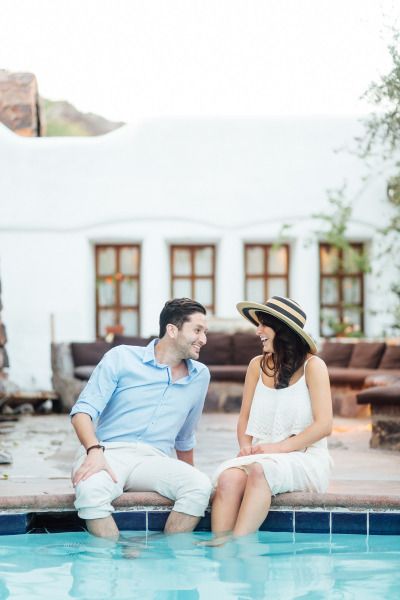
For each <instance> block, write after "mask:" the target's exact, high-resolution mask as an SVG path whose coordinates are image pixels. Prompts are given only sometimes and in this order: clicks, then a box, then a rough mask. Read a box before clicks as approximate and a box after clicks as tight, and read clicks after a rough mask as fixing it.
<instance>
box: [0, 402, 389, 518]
mask: <svg viewBox="0 0 400 600" xmlns="http://www.w3.org/2000/svg"><path fill="white" fill-rule="evenodd" d="M236 421H237V415H236V414H219V413H218V414H204V415H203V417H202V419H201V423H200V427H199V430H198V436H197V437H198V446H197V449H196V465H197V467H198V468H200V469H201V470H203V471H204V472H206V473H207V474H209V475H211V474H212V472H213V470H214V469H215V467H216V466H217V465H218V464H219V462H221V461H222V460H224V459H226V458H229V457H231V456H234V455H235V454H236V452H237V446H236V435H235V428H236ZM369 437H370V421H369V419H344V418H335V422H334V431H333V434H332V436H331V438H330V440H329V445H330V449H331V453H332V457H333V459H334V462H335V466H334V470H333V475H332V480H331V484H330V487H329V490H328V493H327V494H310V493H292V494H282V495H280V496H277V497H276V498H275V499H274V505H275V506H277V507H278V506H298V507H300V506H307V507H316V506H319V507H321V506H336V507H344V508H346V507H347V508H369V507H370V508H376V509H396V510H400V453H398V452H391V451H387V450H378V449H371V448H370V447H369ZM0 444H1V446H2V447H3V448H4V449H7V450H9V451H10V452H11V454H12V455H13V459H14V462H13V464H12V465H0V481H1V484H0V485H1V498H0V509H2V510H5V509H11V510H15V509H18V508H30V509H36V510H40V509H46V508H53V509H54V508H57V507H60V508H71V507H72V506H73V505H72V501H73V488H72V485H71V482H70V476H69V473H70V466H71V463H72V460H73V456H74V453H75V451H76V448H77V446H78V443H77V440H76V437H75V434H74V432H73V430H72V427H71V425H70V421H69V417H68V416H67V415H53V414H52V415H47V416H44V415H43V416H39V415H33V416H25V417H22V418H21V419H20V420H19V421H18V422H17V423H12V422H6V423H0ZM132 503H134V504H141V505H152V504H155V505H157V504H158V505H162V504H165V502H162V501H161V499H160V497H159V496H157V494H124V495H123V496H122V497H121V498H120V499H119V500H117V501H116V505H118V506H130V505H132Z"/></svg>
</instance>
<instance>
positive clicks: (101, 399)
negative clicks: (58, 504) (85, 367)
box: [71, 349, 118, 485]
mask: <svg viewBox="0 0 400 600" xmlns="http://www.w3.org/2000/svg"><path fill="white" fill-rule="evenodd" d="M115 350H116V349H114V350H110V352H107V354H106V355H105V356H104V357H103V359H102V360H101V361H100V363H99V364H98V365H97V367H96V368H95V370H94V371H93V373H92V376H91V377H90V379H89V381H88V383H87V384H86V387H85V388H84V390H83V391H82V393H81V394H80V396H79V398H78V400H77V401H76V403H75V404H74V406H73V407H72V410H71V423H72V426H73V427H74V429H75V432H76V435H77V437H78V439H79V441H80V443H81V444H82V446H83V447H84V448H85V450H87V449H88V448H90V447H91V446H97V445H98V444H99V440H98V439H97V436H96V433H95V428H94V425H93V421H95V420H96V419H97V418H98V416H99V415H100V414H101V413H102V411H103V410H104V407H105V406H106V404H107V402H108V401H109V399H110V398H111V396H112V394H113V392H114V390H115V388H116V386H117V383H118V353H117V352H116V351H115ZM103 470H104V471H107V473H109V474H110V476H111V478H112V479H113V480H114V481H116V477H115V475H114V473H113V472H112V471H111V469H110V467H109V466H108V464H107V462H106V460H105V458H104V454H103V450H102V449H101V448H93V450H90V452H89V454H88V455H87V457H86V458H85V460H84V462H83V463H82V465H81V466H80V467H79V469H77V471H76V472H75V473H74V475H73V480H72V482H73V484H74V485H77V484H78V483H79V482H80V481H82V480H85V479H87V478H88V477H90V476H91V475H93V474H94V473H97V472H99V471H103Z"/></svg>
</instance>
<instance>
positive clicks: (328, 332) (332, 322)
mask: <svg viewBox="0 0 400 600" xmlns="http://www.w3.org/2000/svg"><path fill="white" fill-rule="evenodd" d="M321 316H322V326H321V333H322V335H323V336H325V337H329V336H332V335H336V334H337V333H338V332H339V331H340V328H341V327H340V323H339V311H338V310H337V309H336V308H324V309H323V311H322V315H321Z"/></svg>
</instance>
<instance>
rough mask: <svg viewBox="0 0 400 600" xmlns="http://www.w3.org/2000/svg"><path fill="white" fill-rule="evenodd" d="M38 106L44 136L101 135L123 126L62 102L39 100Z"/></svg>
mask: <svg viewBox="0 0 400 600" xmlns="http://www.w3.org/2000/svg"><path fill="white" fill-rule="evenodd" d="M40 106H41V115H42V117H41V120H42V125H43V127H42V135H44V136H74V135H80V136H88V135H102V134H103V133H108V132H110V131H113V130H114V129H118V128H119V127H121V126H122V125H124V123H123V122H118V123H116V122H113V121H108V120H107V119H105V118H104V117H100V116H99V115H95V114H93V113H83V112H80V111H79V110H78V109H76V108H75V106H73V105H72V104H70V103H69V102H66V101H64V100H59V101H53V100H47V99H46V98H41V99H40Z"/></svg>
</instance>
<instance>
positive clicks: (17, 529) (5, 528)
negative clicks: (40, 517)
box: [0, 513, 29, 535]
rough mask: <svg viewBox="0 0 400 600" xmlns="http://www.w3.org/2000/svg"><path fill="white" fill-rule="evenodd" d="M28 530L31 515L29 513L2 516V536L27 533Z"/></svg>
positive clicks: (0, 518)
mask: <svg viewBox="0 0 400 600" xmlns="http://www.w3.org/2000/svg"><path fill="white" fill-rule="evenodd" d="M28 528H29V515H28V514H27V513H16V514H9V515H0V535H15V534H17V533H26V532H27V530H28Z"/></svg>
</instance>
